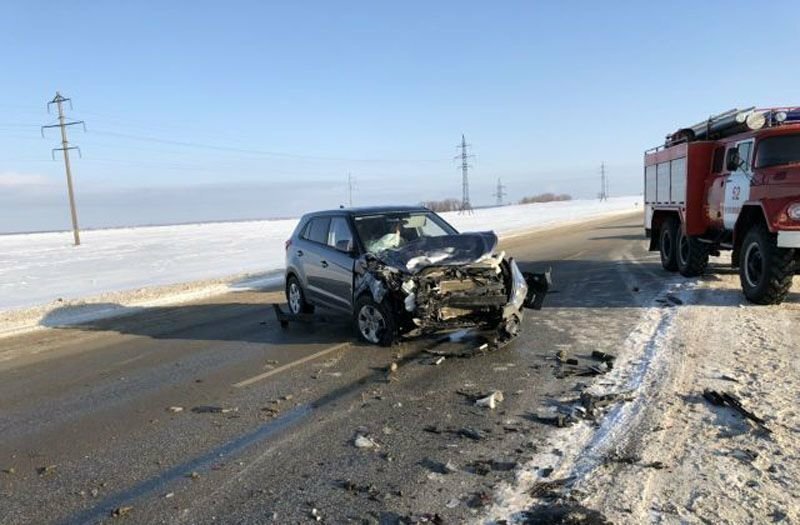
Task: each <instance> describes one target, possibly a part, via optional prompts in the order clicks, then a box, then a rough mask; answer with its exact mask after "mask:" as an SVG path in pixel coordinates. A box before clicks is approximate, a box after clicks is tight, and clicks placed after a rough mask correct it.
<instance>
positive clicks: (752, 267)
mask: <svg viewBox="0 0 800 525" xmlns="http://www.w3.org/2000/svg"><path fill="white" fill-rule="evenodd" d="M644 188H645V199H644V200H645V217H644V222H645V233H646V234H647V236H648V238H649V239H650V250H651V251H659V252H660V253H661V264H662V266H663V267H664V268H665V269H666V270H668V271H673V272H674V271H678V272H680V273H681V275H684V276H687V277H690V276H696V275H700V274H701V273H703V271H704V270H705V269H706V266H707V265H708V257H709V255H719V251H720V250H732V252H733V253H732V257H731V262H732V266H733V267H734V268H736V267H738V268H739V277H740V281H741V285H742V290H743V292H744V295H745V296H746V297H747V299H749V300H750V301H752V302H754V303H757V304H778V303H780V302H781V301H783V300H784V299H785V298H786V296H787V294H788V293H789V289H790V288H791V285H792V277H793V276H794V275H795V273H798V272H799V271H800V107H793V108H770V109H756V108H748V109H745V110H737V109H733V110H730V111H726V112H725V113H721V114H719V115H716V116H714V117H711V118H709V119H708V120H705V121H703V122H700V123H698V124H695V125H694V126H691V127H688V128H681V129H679V130H678V131H676V132H675V133H672V134H670V135H667V138H666V141H665V143H664V145H663V146H659V147H657V148H653V149H651V150H648V151H646V152H645V154H644Z"/></svg>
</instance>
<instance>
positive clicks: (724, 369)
mask: <svg viewBox="0 0 800 525" xmlns="http://www.w3.org/2000/svg"><path fill="white" fill-rule="evenodd" d="M715 263H716V264H715V266H714V267H713V268H712V271H711V272H709V275H708V276H706V277H703V278H700V279H696V280H684V279H682V278H680V277H675V278H667V280H666V281H665V288H664V290H663V291H662V292H661V293H659V294H658V295H657V296H656V297H655V298H653V299H648V300H647V301H645V302H642V303H641V305H640V307H641V313H640V318H639V321H638V323H637V326H636V329H635V330H633V331H632V332H631V335H630V336H629V338H628V339H627V340H626V341H625V343H624V344H623V345H622V346H621V348H620V350H619V353H618V354H617V359H616V360H615V362H614V367H613V369H612V370H611V371H610V372H609V373H607V374H604V375H602V376H599V377H597V378H596V379H595V380H594V381H591V382H589V384H588V385H584V386H583V393H585V394H589V395H590V396H591V397H593V398H594V399H603V398H606V397H607V396H612V399H613V402H612V404H611V405H610V408H609V409H608V411H607V412H605V413H603V412H602V410H601V411H600V414H601V415H600V416H599V417H598V418H597V419H595V420H591V418H590V419H589V420H586V419H579V420H577V421H575V422H574V424H572V425H567V426H566V427H564V428H559V429H557V430H556V431H554V432H553V433H552V434H551V435H550V436H549V437H547V438H546V439H545V440H544V442H542V443H537V446H538V450H539V452H538V453H537V454H536V455H535V456H534V457H533V458H531V459H530V460H529V461H528V462H527V463H526V464H525V465H524V466H523V467H522V468H521V469H520V470H519V471H518V473H517V476H516V480H515V482H514V483H513V484H502V485H500V486H499V487H498V488H497V490H496V494H495V496H496V499H495V504H494V505H493V506H492V507H491V508H490V509H489V510H488V512H487V514H486V522H487V523H490V524H496V523H499V522H500V520H503V519H507V518H511V519H509V520H508V521H509V522H511V523H528V522H530V520H533V521H536V519H537V518H538V517H540V516H544V515H546V514H547V512H548V511H550V510H553V509H558V508H559V505H563V508H567V509H571V512H576V513H579V515H581V516H589V515H590V514H591V513H599V515H601V516H603V518H604V519H608V520H609V521H608V522H609V523H726V524H738V523H796V522H798V520H799V519H800V504H798V501H800V490H799V489H798V487H800V462H798V461H797V458H798V454H800V413H799V412H798V410H797V401H798V394H797V393H798V391H800V374H799V373H798V367H797V359H796V353H797V352H796V350H797V340H798V338H800V328H798V327H797V319H798V312H800V295H799V294H797V293H793V294H790V296H789V298H788V299H787V301H786V302H785V303H784V304H782V305H778V306H770V307H762V306H756V305H752V304H749V303H748V302H747V301H746V300H745V299H744V297H743V296H742V294H741V291H740V287H739V279H738V275H736V274H735V273H732V272H730V271H729V266H730V261H729V257H722V258H719V259H716V260H715ZM799 285H800V278H796V279H795V282H794V286H795V287H797V286H799ZM795 289H797V288H795ZM706 389H711V390H715V391H718V392H724V393H729V394H731V395H733V396H735V397H737V398H739V399H740V400H741V403H742V404H743V405H744V407H745V408H746V409H748V410H750V411H752V412H754V413H755V414H756V415H758V416H760V417H761V418H763V420H764V427H765V428H766V429H767V430H765V429H764V427H761V426H760V425H757V424H754V423H752V422H751V421H748V420H747V419H745V418H744V417H742V414H741V413H739V412H737V411H736V410H734V409H732V408H731V407H720V406H716V405H712V404H710V403H709V402H708V401H707V400H706V399H704V397H703V392H704V391H705V390H706ZM574 399H575V397H571V398H570V401H566V400H561V402H573V401H574ZM548 484H552V487H553V488H552V490H551V489H547V490H544V489H542V487H547V485H548ZM537 488H538V489H542V490H538V491H537ZM553 512H555V511H554V510H553ZM532 516H536V518H534V517H532Z"/></svg>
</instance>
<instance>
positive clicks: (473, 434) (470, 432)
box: [457, 427, 483, 441]
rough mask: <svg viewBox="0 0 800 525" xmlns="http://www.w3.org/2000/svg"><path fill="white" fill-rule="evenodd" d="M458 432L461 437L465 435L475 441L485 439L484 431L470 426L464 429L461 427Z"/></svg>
mask: <svg viewBox="0 0 800 525" xmlns="http://www.w3.org/2000/svg"><path fill="white" fill-rule="evenodd" d="M457 434H458V435H459V436H461V437H465V438H468V439H471V440H473V441H480V440H481V439H483V433H482V432H481V431H480V430H476V429H474V428H470V427H464V428H462V429H459V430H458V432H457Z"/></svg>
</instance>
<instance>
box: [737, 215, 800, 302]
mask: <svg viewBox="0 0 800 525" xmlns="http://www.w3.org/2000/svg"><path fill="white" fill-rule="evenodd" d="M741 250H742V251H741V253H742V256H741V259H740V261H739V280H740V281H741V283H742V291H743V292H744V295H745V297H747V299H749V300H750V301H752V302H754V303H756V304H780V303H782V302H783V300H784V299H786V296H787V295H788V294H789V290H790V289H791V287H792V278H793V277H794V274H795V271H796V270H797V263H796V261H795V250H793V249H786V248H778V246H777V239H776V236H775V235H774V234H772V233H770V232H769V231H767V229H766V228H765V227H764V226H762V225H758V226H754V227H753V228H751V229H750V231H748V232H747V235H745V237H744V241H743V242H742V248H741Z"/></svg>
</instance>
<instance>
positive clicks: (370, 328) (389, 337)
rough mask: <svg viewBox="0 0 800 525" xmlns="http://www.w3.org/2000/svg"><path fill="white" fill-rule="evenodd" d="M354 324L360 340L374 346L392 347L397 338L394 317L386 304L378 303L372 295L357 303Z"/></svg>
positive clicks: (362, 298) (359, 299)
mask: <svg viewBox="0 0 800 525" xmlns="http://www.w3.org/2000/svg"><path fill="white" fill-rule="evenodd" d="M354 324H355V329H356V332H357V333H358V337H359V339H361V340H362V341H364V342H367V343H370V344H373V345H380V346H391V344H392V343H394V341H395V339H396V338H397V328H396V324H395V320H394V316H393V315H392V313H391V311H390V310H389V309H388V308H387V307H386V303H385V302H381V303H376V302H375V300H373V299H372V297H371V296H370V295H362V296H361V297H359V298H358V300H357V301H356V307H355V319H354Z"/></svg>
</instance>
